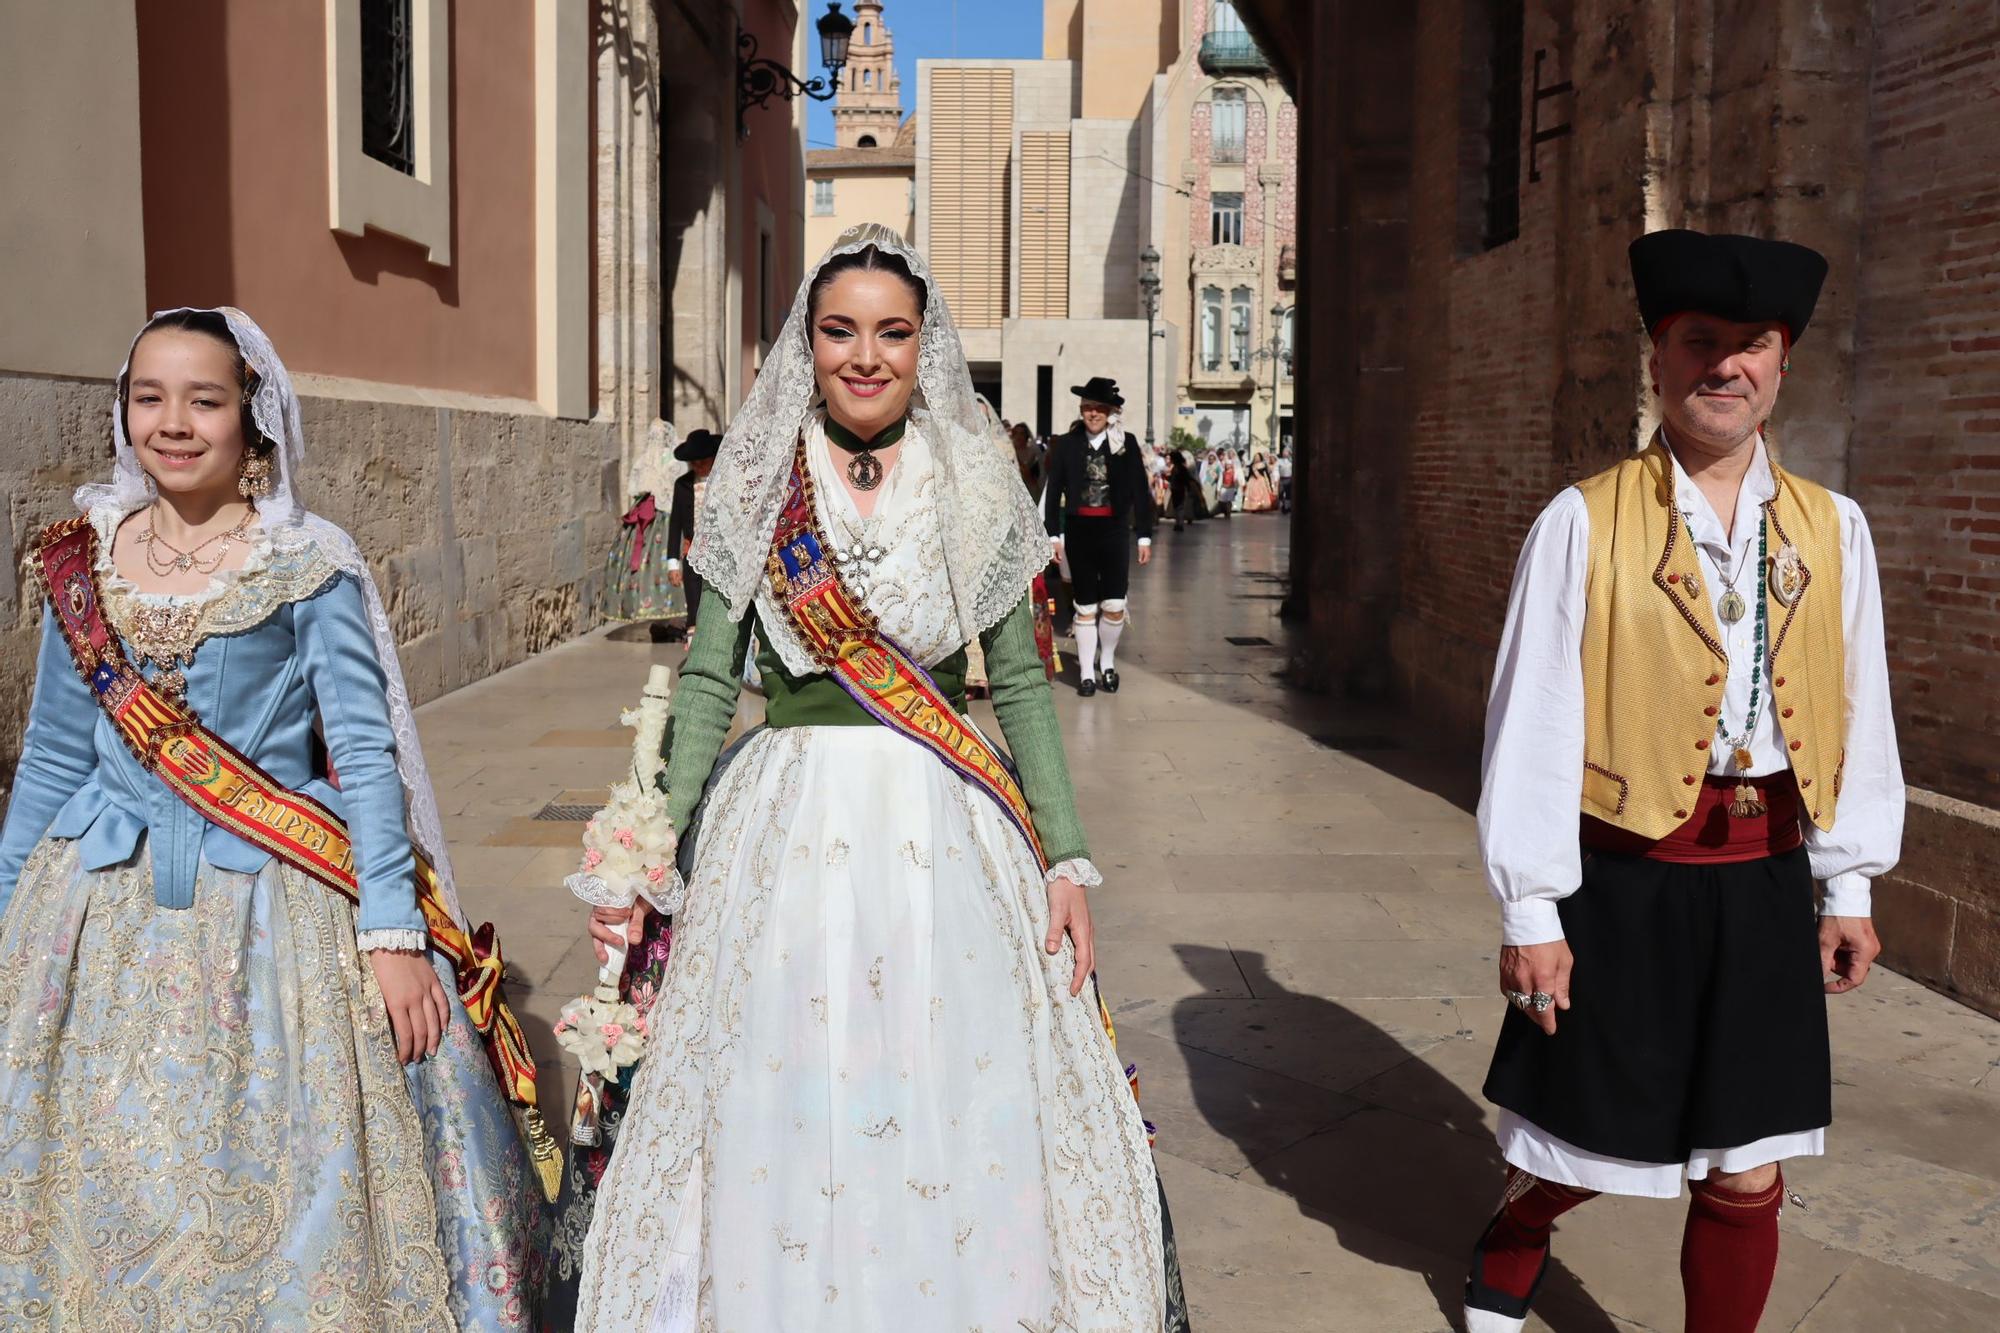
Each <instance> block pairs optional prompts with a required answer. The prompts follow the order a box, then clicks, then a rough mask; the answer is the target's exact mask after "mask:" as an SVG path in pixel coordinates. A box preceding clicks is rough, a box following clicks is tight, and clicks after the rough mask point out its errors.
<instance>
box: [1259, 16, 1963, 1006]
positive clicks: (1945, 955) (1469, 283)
mask: <svg viewBox="0 0 2000 1333" xmlns="http://www.w3.org/2000/svg"><path fill="white" fill-rule="evenodd" d="M1251 7H1252V8H1266V7H1265V6H1257V5H1253V6H1251ZM1484 13H1485V10H1484V7H1483V6H1479V5H1475V4H1472V3H1470V0H1462V2H1461V3H1449V2H1447V3H1440V4H1436V5H1425V6H1419V7H1417V8H1416V11H1415V14H1414V15H1413V16H1408V17H1402V18H1398V17H1396V16H1394V15H1392V14H1390V13H1388V12H1386V11H1381V10H1373V9H1361V8H1355V7H1348V6H1341V7H1337V8H1335V9H1333V10H1330V11H1327V12H1325V13H1324V14H1321V15H1317V16H1315V17H1313V19H1312V21H1311V22H1309V23H1303V22H1302V23H1301V26H1302V27H1303V29H1304V30H1305V32H1306V33H1308V34H1309V41H1308V42H1307V43H1305V44H1302V45H1303V47H1304V49H1303V50H1302V51H1301V53H1300V55H1299V56H1298V57H1297V61H1298V68H1297V70H1296V71H1295V72H1294V75H1295V78H1296V79H1297V81H1298V82H1299V83H1300V84H1302V85H1303V87H1304V91H1305V99H1304V102H1303V104H1302V106H1301V112H1300V114H1301V124H1302V126H1303V130H1302V134H1303V138H1302V141H1301V143H1300V146H1299V156H1300V162H1301V167H1302V171H1303V172H1304V178H1305V186H1306V194H1305V196H1304V204H1303V207H1304V208H1305V210H1306V211H1305V213H1304V215H1303V216H1302V217H1301V220H1300V221H1301V240H1302V251H1301V268H1302V292H1303V299H1302V302H1301V307H1302V310H1303V311H1304V315H1305V322H1304V324H1303V326H1302V328H1301V335H1300V341H1301V346H1302V348H1303V356H1304V367H1305V369H1304V371H1303V373H1302V383H1303V384H1305V385H1306V386H1307V391H1306V396H1305V400H1304V401H1303V402H1302V405H1301V420H1302V422H1303V423H1304V428H1305V434H1304V440H1305V451H1304V454H1303V456H1302V458H1301V461H1300V465H1299V481H1298V487H1299V493H1300V496H1301V510H1300V513H1299V514H1298V516H1297V517H1296V519H1295V522H1294V540H1293V551H1294V561H1295V564H1294V577H1295V581H1296V587H1295V593H1294V596H1295V599H1296V604H1297V605H1298V607H1299V609H1302V610H1303V611H1304V613H1305V619H1306V623H1307V633H1306V644H1307V647H1306V650H1305V653H1304V654H1303V656H1302V659H1301V662H1300V667H1301V671H1300V675H1301V678H1302V679H1303V680H1305V681H1306V682H1307V683H1312V684H1318V685H1321V686H1324V687H1326V688H1331V689H1341V690H1348V691H1354V692H1360V693H1363V694H1388V695H1393V696H1399V697H1400V698H1401V699H1402V700H1403V701H1404V702H1406V703H1409V704H1412V705H1414V706H1416V707H1420V708H1422V709H1423V711H1424V714H1425V716H1426V717H1428V718H1431V719H1435V720H1436V721H1438V722H1439V723H1441V724H1442V726H1443V727H1444V728H1445V729H1447V730H1450V731H1455V732H1456V733H1457V734H1458V735H1459V736H1461V737H1462V738H1463V739H1464V741H1465V743H1466V745H1467V747H1468V749H1469V748H1471V747H1473V746H1475V745H1476V744H1477V740H1478V736H1479V733H1480V719H1481V716H1482V714H1483V711H1484V694H1485V690H1486V686H1487V681H1488V679H1489V676H1490V672H1491V660H1492V653H1493V649H1494V645H1495V643H1496V640H1497V637H1498V633H1499V629H1500V625H1501V621H1502V617H1503V612H1504V606H1505V601H1506V597H1507V593H1508V591H1509V587H1510V581H1511V577H1512V569H1513V564H1514V560H1515V557H1516V553H1517V551H1518V549H1519V544H1520V541H1521V539H1522V537H1523V536H1524V535H1525V533H1526V531H1527V529H1528V527H1529V525H1530V523H1531V522H1532V520H1533V517H1534V515H1535V514H1536V512H1538V510H1539V509H1540V508H1541V507H1542V505H1543V504H1544V503H1545V502H1546V500H1547V499H1548V498H1549V497H1550V496H1551V495H1552V494H1553V493H1554V492H1555V491H1556V490H1557V489H1558V488H1559V487H1561V486H1562V485H1564V484H1566V483H1567V482H1569V481H1571V480H1573V479H1575V478H1577V477H1580V476H1584V475H1587V474H1589V473H1591V472H1594V471H1596V470H1598V469H1599V468H1601V467H1603V466H1605V465H1607V464H1608V463H1610V462H1612V461H1614V460H1615V459H1616V458H1617V457H1619V456H1620V455H1621V454H1623V453H1624V452H1626V451H1627V450H1629V449H1630V448H1631V447H1632V445H1633V443H1634V442H1635V440H1639V439H1643V438H1644V437H1645V436H1646V435H1647V434H1648V433H1649V432H1650V429H1651V418H1652V404H1651V403H1650V401H1649V395H1648V393H1647V391H1646V387H1645V380H1644V377H1643V373H1642V368H1643V364H1644V355H1645V344H1644V339H1643V336H1642V334H1641V332H1640V330H1639V328H1638V323H1637V319H1636V315H1635V312H1634V310H1633V308H1632V297H1631V289H1630V279H1629V276H1628V273H1627V270H1626V262H1625V248H1626V246H1627V244H1628V243H1629V242H1630V240H1631V239H1632V237H1634V236H1636V235H1638V234H1640V233H1641V232H1643V231H1646V230H1650V229H1653V228H1657V227H1662V226H1693V227H1698V228H1703V229H1707V230H1733V231H1748V232H1754V233H1761V234H1765V235H1778V236H1785V237H1789V238H1791V239H1796V240H1801V241H1804V242H1806V243H1808V244H1811V245H1814V246H1815V247H1817V248H1819V249H1821V250H1822V251H1824V252H1825V253H1826V254H1827V255H1828V257H1829V259H1830V260H1831V263H1832V274H1831V277H1830V280H1829V282H1828V284H1827V288H1826V291H1825V293H1824V294H1823V295H1822V298H1821V302H1820V306H1819V310H1818V313H1817V315H1816V318H1815V322H1814V325H1813V329H1812V333H1811V335H1810V337H1809V339H1808V340H1807V341H1806V342H1805V343H1804V344H1802V346H1801V349H1800V352H1799V354H1798V355H1797V356H1796V357H1795V358H1794V364H1793V373H1792V375H1791V377H1790V378H1789V379H1788V381H1787V384H1786V391H1785V395H1784V397H1783V398H1782V399H1781V401H1780V403H1779V405H1778V412H1777V417H1776V421H1775V428H1776V435H1777V439H1778V441H1779V447H1780V449H1781V451H1782V453H1783V456H1784V458H1785V460H1786V462H1787V465H1788V466H1791V467H1792V468H1794V469H1795V470H1797V471H1799V472H1800V473H1802V474H1803V475H1805V476H1808V477H1812V478H1814V479H1815V480H1819V481H1821V482H1823V483H1825V484H1828V485H1831V486H1834V487H1837V488H1842V489H1846V490H1848V491H1849V492H1850V493H1852V494H1853V495H1854V496H1855V498H1856V499H1858V500H1859V501H1860V502H1861V503H1862V505H1863V506H1864V508H1865V509H1866V511H1867V512H1868V514H1869V516H1870V521H1871V525H1872V527H1873V531H1874V533H1875V537H1876V541H1877V546H1878V551H1879V554H1880V557H1881V562H1882V578H1883V591H1884V594H1885V603H1886V606H1887V630H1888V637H1889V652H1890V665H1891V671H1892V688H1893V690H1894V692H1895V697H1896V703H1897V715H1898V726H1899V731H1900V735H1901V738H1902V743H1903V753H1904V760H1905V771H1906V775H1907V777H1908V780H1909V782H1910V784H1911V788H1912V795H1911V801H1910V806H1909V833H1908V836H1907V838H1906V841H1905V847H1904V857H1903V861H1902V863H1901V865H1900V866H1899V867H1898V869H1897V871H1896V872H1895V873H1894V874H1893V875H1891V876H1888V877H1885V878H1884V879H1883V880H1882V881H1881V882H1880V883H1879V885H1878V890H1877V917H1878V926H1879V929H1880V931H1881V933H1882V937H1883V940H1884V943H1885V946H1886V947H1887V949H1888V955H1887V956H1888V960H1889V961H1890V962H1891V963H1893V964H1894V965H1897V966H1900V967H1902V968H1904V969H1905V970H1906V971H1908V972H1910V973H1912V974H1913V975H1916V976H1919V977H1921V978H1923V979H1925V980H1927V981H1929V982H1932V983H1933V984H1936V985H1939V986H1940V987H1942V988H1945V989H1947V990H1949V991H1951V992H1953V993H1955V994H1957V995H1959V996H1960V997H1962V998H1964V999H1965V1000H1967V1001H1968V1002H1969V1003H1972V1004H1975V1005H1978V1006H1980V1007H1982V1008H1985V1009H1987V1010H1988V1011H1989V1012H1996V1013H2000V879H1996V878H1995V876H1994V874H1993V871H1992V866H1993V864H1994V859H1995V857H1996V856H2000V813H1996V810H1995V809H1994V807H1995V806H1996V805H2000V690H1996V688H1995V679H1996V674H2000V673H1996V671H1995V669H1994V668H1995V652H1996V649H2000V323H1996V315H1995V311H1996V309H2000V135H1995V134H1994V133H1993V131H1992V124H1993V112H1994V109H1995V106H1996V102H1995V99H1994V93H1993V90H1994V89H1995V88H1996V87H2000V0H1959V2H1958V3H1938V2H1937V0H1877V2H1876V3H1872V4H1871V3H1869V2H1868V0H1776V2H1775V3H1773V4H1771V5H1767V6H1757V7H1744V6H1737V5H1733V4H1723V3H1715V2H1713V0H1711V2H1710V3H1702V2H1700V0H1697V2H1696V3H1683V4H1679V5H1675V6H1650V7H1639V8H1635V7H1633V6H1630V5H1628V4H1620V3H1614V2H1613V0H1529V3H1528V4H1527V5H1526V20H1525V30H1524V34H1523V35H1524V41H1523V47H1522V64H1523V71H1522V73H1523V83H1524V89H1523V94H1524V95H1523V105H1524V107H1525V106H1529V105H1532V103H1531V101H1530V99H1529V96H1528V88H1527V87H1526V86H1525V85H1528V84H1529V83H1531V81H1532V79H1533V77H1534V64H1533V62H1534V56H1535V52H1536V51H1537V50H1538V49H1539V50H1542V51H1544V52H1545V53H1546V54H1545V55H1544V58H1543V70H1542V78H1543V80H1544V82H1545V83H1553V82H1556V81H1560V80H1564V79H1571V80H1574V82H1575V91H1574V92H1573V93H1572V94H1569V95H1566V96H1558V97H1553V98H1549V99H1545V100H1544V101H1543V102H1542V103H1541V110H1540V114H1541V116H1542V123H1543V125H1544V126H1545V127H1547V126H1551V125H1567V126H1569V127H1571V133H1570V134H1569V135H1568V136H1567V137H1564V138H1561V139H1559V140H1557V141H1555V142H1553V143H1549V144H1545V145H1543V146H1542V147H1541V148H1540V150H1539V152H1538V153H1537V155H1536V156H1537V164H1538V166H1539V167H1540V171H1541V179H1540V180H1538V181H1537V180H1533V179H1531V178H1530V175H1529V171H1528V168H1527V163H1526V157H1527V143H1526V133H1527V129H1528V127H1527V125H1526V124H1525V123H1524V125H1523V127H1522V128H1523V141H1522V143H1521V145H1520V150H1521V154H1522V158H1523V164H1522V173H1521V177H1522V178H1521V211H1520V234H1519V236H1518V237H1517V238H1516V239H1514V240H1512V241H1509V242H1507V243H1505V244H1503V245H1501V246H1499V247H1497V248H1495V249H1491V250H1486V249H1484V248H1483V246H1482V244H1481V239H1480V233H1481V232H1482V231H1483V225H1482V224H1483V220H1484V219H1483V209H1482V207H1481V205H1482V203H1483V201H1482V200H1480V199H1478V198H1476V197H1473V196H1472V195H1471V194H1469V192H1476V191H1478V190H1479V189H1481V188H1482V185H1483V182H1482V180H1481V176H1482V171H1483V165H1484V156H1485V146H1484V144H1483V143H1481V142H1479V141H1478V140H1476V139H1475V140H1468V136H1467V131H1468V126H1469V125H1470V124H1472V122H1473V121H1476V120H1477V118H1478V117H1477V114H1476V113H1477V111H1478V103H1477V98H1478V92H1477V87H1478V84H1479V82H1480V80H1481V78H1482V77H1483V72H1482V69H1481V66H1480V61H1481V60H1482V59H1483V57H1482V55H1481V52H1480V46H1481V41H1480V33H1479V32H1478V31H1475V30H1470V29H1468V28H1467V27H1466V20H1467V19H1468V18H1483V15H1484ZM1267 17H1269V16H1267ZM1271 21H1272V22H1274V23H1275V22H1276V21H1277V20H1276V19H1275V17H1272V18H1271ZM1402 61H1408V62H1410V65H1409V70H1410V73H1409V76H1408V80H1407V82H1408V85H1409V87H1410V89H1411V90H1413V95H1411V96H1409V97H1408V98H1407V100H1406V99H1405V97H1404V95H1403V93H1402V92H1401V91H1400V84H1399V80H1398V79H1397V78H1396V77H1395V75H1396V73H1397V71H1398V68H1399V62H1402ZM1328 85H1331V86H1330V88H1329V87H1328ZM1322 89H1326V91H1322ZM1357 89H1358V90H1359V91H1357ZM1525 119H1526V117H1525V116H1524V121H1525ZM1399 265H1406V268H1402V267H1399ZM1398 404H1404V405H1406V406H1404V408H1403V410H1402V411H1401V413H1400V415H1399V414H1398V412H1397V410H1396V407H1397V405H1398Z"/></svg>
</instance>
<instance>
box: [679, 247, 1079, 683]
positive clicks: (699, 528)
mask: <svg viewBox="0 0 2000 1333" xmlns="http://www.w3.org/2000/svg"><path fill="white" fill-rule="evenodd" d="M870 246H873V247H874V248H875V249H876V250H878V251H880V252H881V253H883V254H885V255H894V256H895V257H896V258H898V259H900V260H901V261H902V262H903V263H904V264H905V265H907V266H908V268H909V270H910V274H911V276H912V277H914V278H915V279H916V280H917V281H918V282H920V283H922V284H923V286H924V318H923V326H922V328H921V330H920V332H919V334H918V340H917V386H916V391H915V392H914V394H913V395H912V396H911V400H910V422H911V425H912V426H913V427H914V428H915V429H916V431H917V432H918V433H919V434H921V435H922V436H923V438H924V440H925V442H926V443H927V444H928V445H929V446H930V449H931V454H932V458H933V460H934V467H935V470H936V477H937V486H936V492H935V493H936V497H937V499H936V502H937V504H938V505H940V506H941V507H942V509H943V511H944V513H943V515H942V517H943V522H942V523H941V525H940V526H941V527H942V529H943V533H944V555H945V572H946V575H947V577H948V578H949V580H950V583H951V592H952V599H953V600H954V601H955V602H956V603H957V605H958V619H959V627H960V629H961V630H963V632H964V634H965V637H966V639H967V640H968V641H970V640H971V639H972V638H973V637H974V636H976V635H977V634H979V633H980V631H982V630H985V629H988V628H990V627H992V626H993V625H996V624H998V623H999V622H1000V621H1002V620H1004V619H1005V618H1006V617H1007V614H1008V613H1009V612H1010V611H1012V610H1013V609H1014V607H1015V606H1016V605H1017V604H1018V603H1019V602H1020V600H1021V598H1022V596H1023V595H1024V594H1025V593H1026V592H1027V591H1028V589H1029V587H1030V586H1031V585H1032V584H1033V582H1034V578H1035V575H1036V574H1038V573H1040V572H1041V571H1042V569H1043V567H1044V566H1046V565H1047V564H1048V560H1049V541H1048V537H1047V536H1046V535H1045V533H1044V531H1043V527H1042V518H1041V512H1040V511H1039V510H1038V509H1037V508H1036V507H1035V502H1034V500H1033V499H1032V498H1031V497H1030V496H1029V495H1028V491H1027V488H1026V487H1025V486H1023V485H1022V484H1021V476H1020V472H1019V471H1018V470H1017V469H1016V468H1015V467H1014V465H1013V461H1012V459H1011V457H1010V456H1008V455H1006V454H1003V453H1002V452H1001V451H1000V450H998V449H996V448H994V447H993V439H992V436H991V435H990V434H989V433H988V430H987V425H986V422H985V419H984V418H983V417H982V416H981V415H980V411H979V400H978V398H977V397H976V396H975V395H974V394H973V390H972V375H971V372H970V371H969V370H968V368H967V367H966V364H965V349H964V347H963V346H962V345H961V344H960V343H959V339H958V329H957V327H956V326H955V325H954V324H953V323H952V318H951V311H950V310H949V309H948V308H947V307H946V306H945V301H944V294H943V293H942V292H940V291H939V290H938V287H937V283H936V282H935V281H933V280H932V278H931V272H930V267H929V265H927V264H925V263H924V260H923V256H921V255H919V254H918V253H917V252H916V251H915V250H913V249H911V248H910V246H908V245H907V244H905V243H904V241H903V238H902V237H901V236H899V235H898V234H897V233H896V232H894V231H892V230H890V229H889V228H887V227H885V226H882V225H881V224H880V223H873V222H870V223H864V224H862V225H861V226H858V227H852V228H849V229H848V230H847V231H845V232H843V233H842V234H841V237H840V239H839V240H837V241H835V242H834V243H833V246H832V248H830V249H829V250H828V251H827V252H826V253H825V254H824V255H822V256H821V257H820V260H819V262H818V263H817V264H815V265H814V266H813V269H812V272H810V273H808V274H807V275H806V279H805V281H804V282H802V283H800V284H799V290H798V295H797V296H796V297H794V298H793V301H792V309H791V313H790V314H789V315H788V316H786V318H785V326H784V328H783V329H782V330H780V331H779V334H778V340H777V342H775V343H774V344H772V347H771V355H770V357H769V359H768V360H766V362H765V363H764V368H763V371H762V372H761V373H760V374H759V375H758V376H757V382H756V384H755V385H754V386H753V387H752V388H751V390H750V396H749V397H748V398H747V399H746V400H745V401H744V403H743V407H742V410H741V411H739V412H738V413H737V414H736V419H735V420H734V421H733V422H731V423H730V426H729V432H728V434H727V435H725V436H724V437H723V441H722V448H721V451H720V453H719V454H718V456H717V458H716V461H715V470H714V471H713V472H712V473H710V475H709V479H708V489H707V492H706V494H705V495H704V497H703V501H702V508H701V516H700V521H699V522H697V523H696V525H695V539H694V548H693V550H692V551H691V552H690V553H689V563H690V564H692V565H693V566H694V568H695V569H696V570H697V571H698V572H699V573H700V574H701V576H702V577H703V578H704V579H706V580H707V581H708V586H709V587H711V588H713V589H715V590H716V591H717V592H719V593H721V594H722V596H723V598H724V599H725V600H726V601H727V602H728V604H729V618H730V619H731V620H741V619H742V618H743V616H744V614H745V613H746V612H748V611H749V609H750V606H751V604H752V603H753V602H754V601H756V600H757V598H758V595H759V593H760V591H762V590H763V584H764V580H765V562H766V559H767V558H768V557H769V555H770V552H771V537H772V534H773V531H774V529H775V528H776V527H777V523H778V510H779V508H780V506H781V505H782V504H783V501H784V492H785V483H786V479H787V478H788V477H789V476H790V474H791V468H792V457H793V451H794V449H795V447H796V444H797V441H798V439H799V433H800V431H801V430H803V429H804V427H805V424H806V421H807V418H808V416H809V415H810V414H811V413H813V412H814V411H816V410H818V409H820V408H822V407H823V406H824V399H823V398H822V397H821V395H820V392H819V385H818V382H817V380H816V379H815V377H814V375H813V353H812V320H811V317H810V312H809V311H808V310H807V308H806V305H807V297H808V295H809V293H810V292H811V291H812V285H813V280H814V278H816V277H817V276H818V275H819V272H820V270H821V269H823V268H825V267H826V265H827V264H828V263H830V262H832V261H833V260H834V259H836V258H838V257H839V256H842V255H849V254H854V253H856V252H858V251H861V250H865V249H867V248H868V247H870ZM774 609H775V608H774ZM772 619H773V617H771V616H769V615H767V616H766V617H765V620H766V621H767V622H770V621H771V620H772ZM784 628H788V627H785V626H782V625H779V624H770V623H767V625H766V631H767V634H769V636H770V638H771V639H772V640H773V643H772V646H773V647H774V648H776V649H778V650H779V652H780V653H781V655H783V656H784V657H785V658H786V665H787V666H788V667H790V668H791V669H792V670H794V671H798V672H801V673H803V672H805V671H811V670H817V669H818V668H816V667H814V666H813V665H812V664H811V660H810V658H804V657H800V658H799V659H798V660H794V652H793V651H787V649H797V645H795V644H793V643H791V642H790V640H791V638H792V636H791V635H790V634H788V633H783V632H779V631H782V629H784ZM799 651H802V650H799Z"/></svg>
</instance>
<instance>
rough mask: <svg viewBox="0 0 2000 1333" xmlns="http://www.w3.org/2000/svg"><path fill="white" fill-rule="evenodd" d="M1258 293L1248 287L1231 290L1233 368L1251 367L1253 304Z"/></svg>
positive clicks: (1230, 336) (1253, 322) (1254, 320)
mask: <svg viewBox="0 0 2000 1333" xmlns="http://www.w3.org/2000/svg"><path fill="white" fill-rule="evenodd" d="M1256 299H1257V294H1256V293H1255V292H1254V291H1252V290H1251V289H1250V288H1248V287H1233V288H1231V289H1230V292H1229V368H1230V369H1231V370H1248V369H1250V335H1251V331H1252V326H1253V325H1254V324H1255V322H1256V316H1255V314H1254V313H1253V311H1252V310H1251V306H1252V305H1253V304H1254V303H1255V302H1256Z"/></svg>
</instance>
